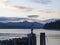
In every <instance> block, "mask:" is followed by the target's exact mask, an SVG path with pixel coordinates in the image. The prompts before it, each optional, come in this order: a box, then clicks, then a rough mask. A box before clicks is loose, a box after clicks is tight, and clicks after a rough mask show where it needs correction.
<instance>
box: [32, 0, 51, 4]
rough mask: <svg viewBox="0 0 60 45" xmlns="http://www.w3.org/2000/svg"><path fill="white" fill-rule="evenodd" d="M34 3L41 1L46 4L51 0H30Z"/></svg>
mask: <svg viewBox="0 0 60 45" xmlns="http://www.w3.org/2000/svg"><path fill="white" fill-rule="evenodd" d="M32 1H34V2H36V3H42V4H48V3H49V2H51V0H32Z"/></svg>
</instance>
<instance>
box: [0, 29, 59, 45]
mask: <svg viewBox="0 0 60 45" xmlns="http://www.w3.org/2000/svg"><path fill="white" fill-rule="evenodd" d="M30 32H31V31H30V29H0V33H10V34H12V33H15V35H16V34H23V35H24V34H29V33H30ZM33 32H34V33H35V34H36V36H37V45H40V43H39V42H40V33H41V32H45V33H46V44H47V45H60V31H54V30H45V29H34V31H33ZM17 37H19V35H17ZM9 38H14V36H13V37H11V36H10V37H9V35H7V34H6V35H2V34H0V39H9Z"/></svg>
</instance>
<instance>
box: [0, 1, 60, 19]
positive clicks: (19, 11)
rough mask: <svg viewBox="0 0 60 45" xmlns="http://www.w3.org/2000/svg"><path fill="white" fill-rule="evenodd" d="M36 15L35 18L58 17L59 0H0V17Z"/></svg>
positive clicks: (59, 16)
mask: <svg viewBox="0 0 60 45" xmlns="http://www.w3.org/2000/svg"><path fill="white" fill-rule="evenodd" d="M30 15H38V17H35V19H39V20H46V19H52V18H60V0H0V17H23V18H29V17H28V16H30Z"/></svg>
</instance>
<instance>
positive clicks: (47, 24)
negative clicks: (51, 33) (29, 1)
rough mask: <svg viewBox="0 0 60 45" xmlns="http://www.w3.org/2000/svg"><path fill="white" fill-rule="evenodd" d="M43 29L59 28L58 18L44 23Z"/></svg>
mask: <svg viewBox="0 0 60 45" xmlns="http://www.w3.org/2000/svg"><path fill="white" fill-rule="evenodd" d="M43 28H44V29H60V20H57V21H55V22H50V23H46V24H45V26H44V27H43Z"/></svg>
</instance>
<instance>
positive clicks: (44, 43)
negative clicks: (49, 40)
mask: <svg viewBox="0 0 60 45" xmlns="http://www.w3.org/2000/svg"><path fill="white" fill-rule="evenodd" d="M40 45H46V41H45V33H40Z"/></svg>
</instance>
